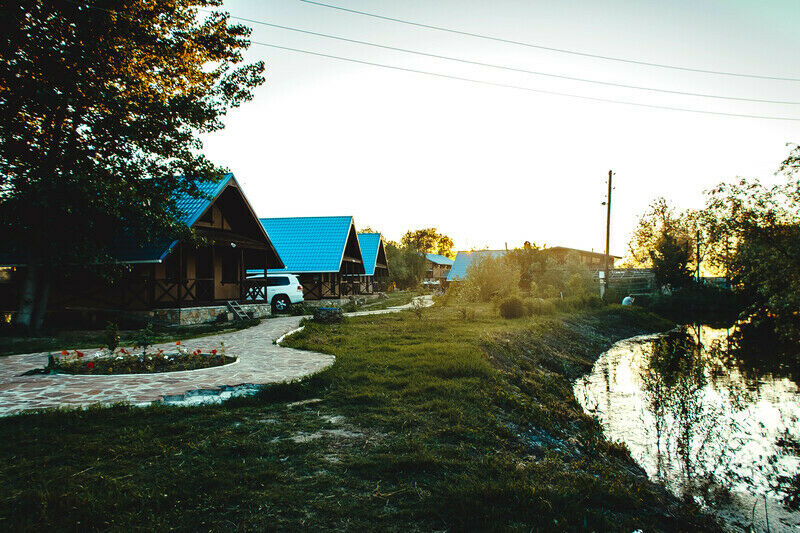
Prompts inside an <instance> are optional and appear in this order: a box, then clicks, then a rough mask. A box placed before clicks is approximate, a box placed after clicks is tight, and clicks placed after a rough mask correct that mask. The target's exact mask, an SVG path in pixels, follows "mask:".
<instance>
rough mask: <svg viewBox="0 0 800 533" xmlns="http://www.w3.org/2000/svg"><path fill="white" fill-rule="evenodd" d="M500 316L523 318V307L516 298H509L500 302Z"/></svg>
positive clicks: (520, 301)
mask: <svg viewBox="0 0 800 533" xmlns="http://www.w3.org/2000/svg"><path fill="white" fill-rule="evenodd" d="M500 316H501V317H503V318H521V317H523V316H525V306H524V304H523V303H522V300H521V299H519V298H518V297H517V296H511V297H509V298H506V299H505V300H503V301H502V302H500Z"/></svg>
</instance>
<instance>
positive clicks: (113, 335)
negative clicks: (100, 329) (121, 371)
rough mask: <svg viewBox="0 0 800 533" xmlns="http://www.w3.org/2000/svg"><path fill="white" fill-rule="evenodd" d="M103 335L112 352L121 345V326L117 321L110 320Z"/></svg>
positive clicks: (104, 341) (107, 346)
mask: <svg viewBox="0 0 800 533" xmlns="http://www.w3.org/2000/svg"><path fill="white" fill-rule="evenodd" d="M104 333H105V334H104V336H103V344H104V345H105V347H106V348H108V349H109V350H111V351H112V352H113V351H114V350H116V349H117V346H119V327H118V326H117V324H116V322H109V323H108V324H106V329H105V332H104Z"/></svg>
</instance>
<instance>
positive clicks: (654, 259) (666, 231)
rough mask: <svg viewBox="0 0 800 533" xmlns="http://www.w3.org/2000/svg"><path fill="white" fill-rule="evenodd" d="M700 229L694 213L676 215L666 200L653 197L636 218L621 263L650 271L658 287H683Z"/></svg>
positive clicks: (695, 260) (694, 259)
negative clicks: (634, 226)
mask: <svg viewBox="0 0 800 533" xmlns="http://www.w3.org/2000/svg"><path fill="white" fill-rule="evenodd" d="M701 227H702V225H701V224H699V223H698V220H697V214H696V213H694V212H691V211H684V212H678V211H677V210H676V209H675V207H673V206H672V205H671V204H670V203H669V202H668V201H667V200H666V199H664V198H657V199H656V200H654V201H653V202H652V203H651V204H650V206H649V207H648V209H647V211H646V212H645V213H644V214H642V216H641V217H640V218H639V222H638V224H637V225H636V228H635V229H634V231H633V235H632V236H631V239H630V241H629V243H628V256H627V257H626V258H625V259H624V261H623V263H622V264H623V265H624V266H627V267H636V268H651V269H653V271H654V272H655V274H656V278H657V281H658V283H659V284H660V285H667V284H668V285H672V286H682V285H685V284H687V283H688V282H689V281H690V280H691V271H692V270H693V269H694V268H696V266H697V257H696V256H697V254H696V253H695V251H696V250H697V246H696V245H697V235H698V234H699V233H698V232H699V231H700V229H701ZM701 239H702V237H701ZM699 259H701V260H702V256H701V257H700V258H699Z"/></svg>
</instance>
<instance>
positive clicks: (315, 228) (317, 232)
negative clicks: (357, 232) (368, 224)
mask: <svg viewBox="0 0 800 533" xmlns="http://www.w3.org/2000/svg"><path fill="white" fill-rule="evenodd" d="M260 220H261V224H262V225H263V226H264V229H265V230H266V232H267V235H268V236H269V239H270V240H271V241H272V244H273V246H275V249H276V250H277V251H278V255H279V256H280V258H281V260H283V264H284V265H286V268H285V269H284V271H285V272H292V273H302V272H339V270H340V269H341V266H342V258H343V256H344V250H345V245H346V244H347V237H348V236H349V235H350V228H351V227H353V226H354V224H353V217H288V218H262V219H260ZM362 257H363V255H362ZM362 261H363V259H362ZM270 272H273V270H270Z"/></svg>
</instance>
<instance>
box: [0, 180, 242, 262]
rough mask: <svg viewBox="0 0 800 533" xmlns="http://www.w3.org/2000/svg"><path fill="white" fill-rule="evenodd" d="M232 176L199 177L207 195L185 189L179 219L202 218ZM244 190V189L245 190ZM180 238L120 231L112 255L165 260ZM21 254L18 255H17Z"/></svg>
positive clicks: (9, 256) (1, 254)
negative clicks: (142, 239)
mask: <svg viewBox="0 0 800 533" xmlns="http://www.w3.org/2000/svg"><path fill="white" fill-rule="evenodd" d="M231 180H234V181H235V178H234V177H233V174H230V173H229V174H226V175H225V177H224V178H222V179H221V180H219V181H196V182H195V185H196V186H197V188H198V189H199V191H200V194H201V195H203V196H205V197H204V198H195V197H193V196H190V195H188V194H186V193H181V194H179V195H178V196H177V198H176V200H175V202H176V207H177V208H178V210H179V211H180V215H179V218H178V220H179V221H180V222H183V223H184V224H186V225H187V226H192V225H193V224H194V223H195V222H197V219H198V218H200V217H201V216H202V215H203V213H204V212H205V210H206V209H207V208H208V206H209V205H211V203H212V202H213V201H214V200H215V199H216V198H217V196H219V194H220V193H221V192H222V191H223V190H224V189H225V187H226V186H227V185H228V183H230V182H231ZM242 194H244V193H242ZM177 242H178V241H176V240H173V239H167V240H163V241H160V242H155V243H147V244H140V243H137V242H135V241H134V239H133V237H132V236H130V235H121V236H120V237H118V238H117V239H116V242H114V243H113V246H112V250H111V255H112V256H113V258H114V259H115V260H117V261H119V262H121V263H154V262H158V261H162V260H163V259H164V258H165V257H166V256H167V254H168V253H169V251H170V250H171V249H172V247H173V246H175V244H177ZM18 255H19V256H20V257H17V256H18ZM0 264H3V265H22V264H24V260H23V259H22V257H21V254H17V253H14V252H13V251H8V250H2V251H0Z"/></svg>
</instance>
